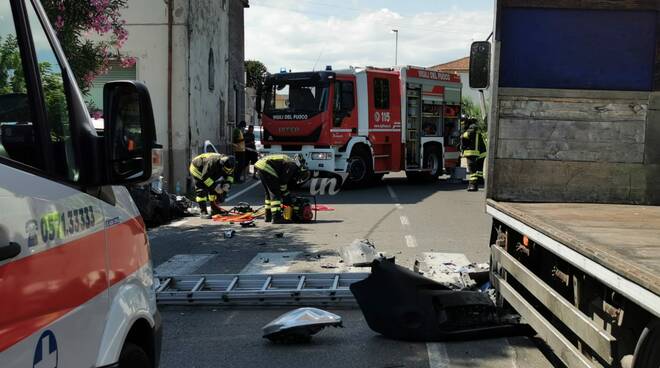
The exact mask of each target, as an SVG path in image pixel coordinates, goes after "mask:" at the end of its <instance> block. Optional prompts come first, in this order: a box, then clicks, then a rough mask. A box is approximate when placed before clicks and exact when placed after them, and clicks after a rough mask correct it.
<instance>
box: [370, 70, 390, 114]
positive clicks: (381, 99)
mask: <svg viewBox="0 0 660 368" xmlns="http://www.w3.org/2000/svg"><path fill="white" fill-rule="evenodd" d="M374 107H375V108H376V109H379V110H386V109H389V108H390V81H389V80H388V79H384V78H374Z"/></svg>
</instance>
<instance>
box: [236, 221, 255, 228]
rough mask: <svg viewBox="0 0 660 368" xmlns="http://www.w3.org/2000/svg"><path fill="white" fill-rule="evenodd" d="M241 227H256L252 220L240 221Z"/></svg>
mask: <svg viewBox="0 0 660 368" xmlns="http://www.w3.org/2000/svg"><path fill="white" fill-rule="evenodd" d="M240 224H241V226H242V227H256V226H257V224H255V223H254V220H248V221H243V222H241V223H240Z"/></svg>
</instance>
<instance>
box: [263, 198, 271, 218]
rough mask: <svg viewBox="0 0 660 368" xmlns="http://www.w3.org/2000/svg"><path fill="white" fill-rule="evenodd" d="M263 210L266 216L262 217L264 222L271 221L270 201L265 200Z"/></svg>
mask: <svg viewBox="0 0 660 368" xmlns="http://www.w3.org/2000/svg"><path fill="white" fill-rule="evenodd" d="M264 209H265V210H266V214H265V215H264V220H265V221H266V222H271V221H273V213H272V212H271V211H270V201H269V200H266V202H265V204H264Z"/></svg>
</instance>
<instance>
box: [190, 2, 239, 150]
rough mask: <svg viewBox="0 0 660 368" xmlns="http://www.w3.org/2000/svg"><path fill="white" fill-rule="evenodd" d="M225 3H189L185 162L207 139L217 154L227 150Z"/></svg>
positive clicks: (227, 22)
mask: <svg viewBox="0 0 660 368" xmlns="http://www.w3.org/2000/svg"><path fill="white" fill-rule="evenodd" d="M228 2H230V1H227V2H225V1H217V0H196V1H191V2H190V3H189V4H190V8H189V11H190V13H189V17H188V21H189V24H190V34H189V39H190V57H189V60H188V66H189V85H190V96H189V104H190V149H191V154H190V156H189V159H190V158H192V157H193V156H195V155H196V154H198V153H202V152H203V148H204V141H205V140H210V141H211V143H213V144H214V145H215V146H216V147H217V148H218V149H219V150H221V151H226V150H227V148H228V144H227V143H228V142H227V137H228V136H229V134H228V129H227V127H226V122H227V105H228V104H227V96H228V82H229V64H228V58H229V46H228V42H229V37H228V27H229V17H228V5H229V4H228ZM223 5H224V6H223ZM211 53H212V55H213V56H212V57H211V56H210V55H211ZM211 59H212V60H211Z"/></svg>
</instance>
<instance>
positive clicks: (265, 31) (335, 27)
mask: <svg viewBox="0 0 660 368" xmlns="http://www.w3.org/2000/svg"><path fill="white" fill-rule="evenodd" d="M493 4H494V0H250V7H249V8H247V9H245V58H246V59H251V60H259V61H261V62H263V63H264V64H265V65H266V67H267V68H268V70H269V71H270V72H278V71H280V69H281V68H286V69H287V70H288V69H291V70H293V71H306V70H312V69H313V68H314V69H316V70H318V69H324V68H325V66H326V65H332V67H333V69H343V68H347V67H349V66H381V67H385V66H392V65H394V61H395V36H396V35H395V34H394V32H392V30H393V29H398V31H399V32H398V33H399V42H398V65H417V66H432V65H436V64H441V63H444V62H448V61H452V60H455V59H458V58H461V57H465V56H467V55H468V50H469V46H470V43H471V42H472V41H476V40H484V39H486V38H487V37H488V35H489V34H490V32H491V29H492V24H493Z"/></svg>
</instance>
